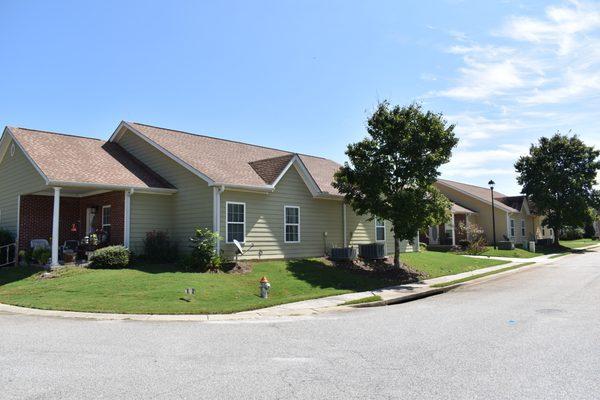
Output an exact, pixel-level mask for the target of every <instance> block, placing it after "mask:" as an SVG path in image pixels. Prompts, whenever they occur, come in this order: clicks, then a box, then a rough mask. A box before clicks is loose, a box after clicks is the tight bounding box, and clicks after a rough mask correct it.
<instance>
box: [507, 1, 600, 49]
mask: <svg viewBox="0 0 600 400" xmlns="http://www.w3.org/2000/svg"><path fill="white" fill-rule="evenodd" d="M570 4H571V6H550V7H547V8H546V12H545V15H546V18H545V19H540V18H531V17H523V16H513V17H511V18H509V20H508V21H507V22H506V23H505V25H504V27H503V28H502V29H501V31H500V35H502V36H505V37H509V38H512V39H515V40H520V41H526V42H532V43H536V44H548V45H550V46H553V47H555V48H556V51H557V52H558V54H560V55H566V54H570V53H571V52H572V51H573V50H575V49H576V48H577V47H578V45H579V41H578V37H579V36H580V34H583V33H587V32H590V31H593V30H595V29H598V28H600V6H599V5H598V4H594V3H582V2H577V1H573V2H571V3H570Z"/></svg>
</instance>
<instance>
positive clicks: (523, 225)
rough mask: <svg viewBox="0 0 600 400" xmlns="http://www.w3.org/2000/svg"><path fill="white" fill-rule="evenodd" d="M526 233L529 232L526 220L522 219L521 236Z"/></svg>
mask: <svg viewBox="0 0 600 400" xmlns="http://www.w3.org/2000/svg"><path fill="white" fill-rule="evenodd" d="M526 234H527V232H525V220H524V219H522V220H521V236H522V237H525V235H526Z"/></svg>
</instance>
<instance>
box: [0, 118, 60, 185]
mask: <svg viewBox="0 0 600 400" xmlns="http://www.w3.org/2000/svg"><path fill="white" fill-rule="evenodd" d="M5 137H7V138H8V137H10V138H11V139H12V141H13V143H15V144H16V146H17V147H18V148H19V150H21V152H22V153H23V154H24V155H25V158H27V160H28V161H29V162H30V163H31V165H33V167H34V168H35V170H36V171H37V172H38V174H40V176H41V177H42V179H44V181H45V182H46V184H48V182H50V179H48V177H47V176H46V174H44V173H43V172H42V170H41V168H40V167H39V166H38V165H37V164H36V162H35V161H33V159H32V158H31V157H30V156H29V153H27V152H26V151H25V149H24V148H23V146H21V143H19V141H18V140H17V139H16V138H15V135H14V133H13V132H12V130H11V128H10V127H9V126H7V127H6V128H4V133H3V134H2V140H5ZM6 140H7V141H6V146H8V139H6ZM3 145H4V144H3ZM4 155H6V152H4V154H2V156H3V157H4ZM3 157H2V158H3ZM2 158H0V162H2Z"/></svg>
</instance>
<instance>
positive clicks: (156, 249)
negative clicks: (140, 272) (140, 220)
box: [144, 231, 177, 262]
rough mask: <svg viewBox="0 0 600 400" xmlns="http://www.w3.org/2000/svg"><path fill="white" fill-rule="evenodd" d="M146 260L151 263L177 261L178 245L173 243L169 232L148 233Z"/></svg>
mask: <svg viewBox="0 0 600 400" xmlns="http://www.w3.org/2000/svg"><path fill="white" fill-rule="evenodd" d="M144 258H145V260H147V261H151V262H173V261H174V260H176V259H177V245H176V244H174V243H171V239H170V238H169V234H168V233H167V232H163V231H152V232H147V233H146V238H145V239H144Z"/></svg>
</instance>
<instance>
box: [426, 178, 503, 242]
mask: <svg viewBox="0 0 600 400" xmlns="http://www.w3.org/2000/svg"><path fill="white" fill-rule="evenodd" d="M437 188H438V189H439V190H440V192H442V193H443V194H444V195H445V196H446V197H447V198H448V199H450V201H453V202H455V203H457V204H460V205H461V206H463V207H467V208H469V209H471V210H473V211H476V212H477V214H475V215H471V216H470V217H469V221H470V222H471V223H475V224H477V225H479V226H480V227H481V228H482V229H483V231H484V234H485V237H486V239H487V241H488V242H489V243H491V242H492V240H493V237H494V235H493V229H492V206H491V205H490V204H488V203H486V202H484V201H481V200H479V199H477V198H474V197H472V196H469V195H466V194H464V193H462V192H459V191H458V190H454V189H451V188H448V187H446V186H443V185H437ZM495 217H496V240H498V241H500V240H503V239H502V238H503V236H502V235H507V236H508V233H507V232H508V230H507V225H506V211H503V210H500V209H498V208H496V209H495Z"/></svg>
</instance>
